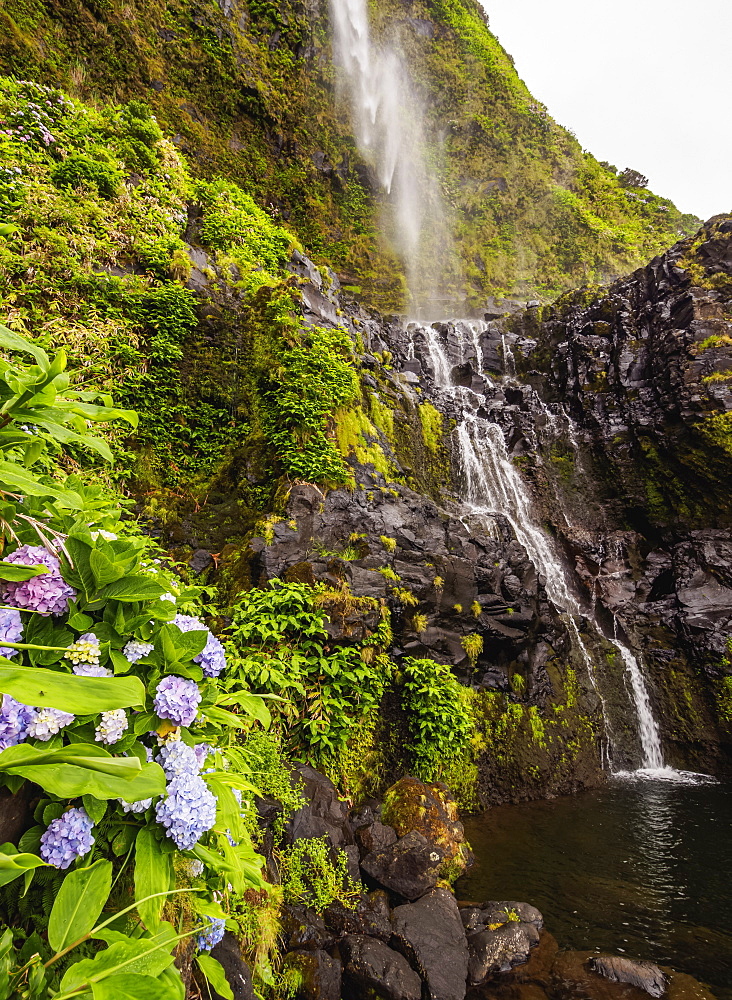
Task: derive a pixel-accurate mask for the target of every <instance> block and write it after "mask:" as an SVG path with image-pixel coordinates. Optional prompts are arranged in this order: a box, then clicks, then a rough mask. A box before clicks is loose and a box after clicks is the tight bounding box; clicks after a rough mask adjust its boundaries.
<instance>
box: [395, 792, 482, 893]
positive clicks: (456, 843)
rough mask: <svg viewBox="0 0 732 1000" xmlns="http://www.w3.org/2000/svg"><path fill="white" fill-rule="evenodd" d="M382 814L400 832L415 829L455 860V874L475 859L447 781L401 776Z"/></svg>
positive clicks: (402, 834)
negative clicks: (429, 781)
mask: <svg viewBox="0 0 732 1000" xmlns="http://www.w3.org/2000/svg"><path fill="white" fill-rule="evenodd" d="M382 816H383V819H384V821H385V822H386V823H390V824H391V825H392V826H393V827H394V829H395V830H396V832H397V834H398V835H399V836H404V835H405V834H407V833H410V832H411V831H412V830H416V831H417V833H421V834H422V836H423V837H426V839H427V840H428V841H429V842H430V843H431V844H433V845H434V846H435V847H437V848H439V849H440V850H441V851H442V852H443V854H444V856H445V861H446V862H453V865H452V867H453V871H454V872H455V874H456V875H457V874H459V873H460V872H461V871H462V870H464V869H465V868H466V867H467V866H468V865H469V864H471V863H472V860H473V855H472V852H471V850H470V847H469V845H468V843H467V842H466V840H465V830H464V828H463V824H462V823H461V822H460V819H459V815H458V807H457V802H456V801H455V798H454V796H453V794H452V792H451V791H450V789H449V788H448V787H447V786H446V785H443V784H441V783H439V782H437V783H425V782H423V781H419V780H418V779H417V778H412V777H407V778H402V779H401V780H400V781H398V782H397V783H396V784H395V785H392V786H391V788H389V789H388V791H387V792H386V795H385V796H384V805H383V807H382Z"/></svg>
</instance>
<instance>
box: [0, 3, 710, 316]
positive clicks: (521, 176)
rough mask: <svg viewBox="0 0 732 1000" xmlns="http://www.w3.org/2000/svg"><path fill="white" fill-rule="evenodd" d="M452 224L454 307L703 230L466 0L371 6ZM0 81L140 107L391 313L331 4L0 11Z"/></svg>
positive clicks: (635, 259) (572, 275) (374, 209)
mask: <svg viewBox="0 0 732 1000" xmlns="http://www.w3.org/2000/svg"><path fill="white" fill-rule="evenodd" d="M371 11H372V16H373V18H374V22H375V29H374V30H375V33H376V35H377V36H378V34H379V33H381V34H382V35H383V36H386V37H388V38H389V40H390V42H391V43H392V44H395V45H398V47H399V48H400V49H401V51H402V52H403V53H404V55H405V58H406V59H407V61H408V64H409V66H410V69H411V73H412V76H413V78H414V80H415V85H416V87H417V90H418V92H419V94H420V96H421V98H422V100H423V102H424V105H425V108H426V116H427V123H426V124H427V133H428V135H429V136H430V137H431V140H430V141H431V143H432V156H433V157H434V159H435V161H436V162H439V163H440V164H441V167H440V170H441V171H442V173H441V187H442V190H443V194H444V196H445V200H446V202H447V204H448V207H449V209H450V210H451V211H452V212H453V213H454V223H455V228H456V243H457V248H458V250H459V254H460V258H461V268H460V272H459V273H458V271H454V272H453V273H445V274H444V275H443V282H444V285H445V290H446V292H449V293H450V294H451V295H452V298H453V300H455V301H463V300H467V301H468V302H470V303H472V304H473V305H477V306H479V305H480V302H481V299H482V298H484V297H485V295H486V294H487V293H492V292H496V291H499V292H502V293H510V292H512V293H518V294H520V295H524V296H529V297H531V296H533V295H541V296H546V295H551V294H553V293H558V292H560V291H562V290H565V289H567V288H569V287H574V286H576V285H577V284H580V283H583V282H585V281H591V280H605V279H607V278H612V277H613V276H616V275H618V274H622V273H625V272H627V271H629V270H631V269H632V268H633V267H636V266H638V265H639V264H640V263H641V262H642V261H643V260H646V259H648V258H649V257H650V256H652V255H653V254H654V253H657V252H659V251H660V250H662V249H663V248H665V247H666V246H669V245H670V244H671V243H673V242H674V241H675V240H676V239H678V238H679V236H681V235H684V234H686V233H688V232H690V231H691V228H692V227H693V226H694V223H695V222H696V220H694V219H693V218H690V217H689V216H683V215H681V214H680V213H679V212H678V211H677V210H676V209H675V208H674V206H673V205H672V204H671V203H670V202H669V201H667V200H665V199H662V198H659V197H657V196H655V195H653V194H651V193H650V192H649V191H647V190H646V189H645V188H639V187H634V186H633V183H634V182H635V181H637V180H638V178H637V177H635V178H634V177H632V176H631V177H629V178H626V179H622V178H621V179H619V178H618V176H617V173H616V171H615V169H614V168H612V167H609V166H607V165H602V164H599V163H598V162H597V161H596V160H595V159H594V158H593V157H592V156H591V155H589V154H587V153H584V152H583V151H582V149H581V147H580V145H579V143H578V142H577V141H576V139H575V138H574V137H573V136H572V135H571V134H570V133H568V132H567V131H566V130H564V129H562V128H560V127H559V126H558V125H557V124H556V123H555V122H554V121H553V120H552V119H551V117H550V116H549V114H548V113H547V111H546V109H545V108H544V107H543V106H542V105H541V104H539V103H537V102H536V101H535V100H534V99H533V98H532V96H531V94H530V93H529V92H528V90H527V89H526V87H525V86H524V84H523V83H522V82H521V80H520V79H519V78H518V76H517V74H516V72H515V70H514V67H513V64H512V61H511V59H510V56H508V55H507V54H506V53H505V52H504V50H503V49H502V48H501V46H500V45H499V43H498V42H497V40H496V38H495V37H494V36H493V35H492V34H491V32H490V30H489V28H488V26H487V23H486V18H485V15H484V13H483V12H482V8H481V7H480V5H479V4H478V2H477V0H409V2H407V3H405V2H399V3H396V2H394V0H378V2H376V3H373V4H372V5H371ZM0 69H2V70H3V71H4V72H6V73H9V74H13V75H15V76H16V77H18V78H25V79H31V80H38V81H41V82H44V83H49V84H53V85H58V86H62V87H63V88H65V89H66V90H68V91H69V92H70V93H71V94H72V95H75V96H78V97H80V98H83V99H88V100H92V101H95V102H99V101H104V102H106V101H109V100H110V99H111V100H119V101H123V100H129V99H131V98H138V99H139V98H144V100H146V101H148V102H149V103H150V104H151V105H152V107H153V108H154V110H155V113H156V114H157V115H158V117H159V119H160V121H161V123H163V124H164V126H165V127H166V128H167V129H169V130H170V133H171V135H173V136H175V142H176V144H177V145H178V147H179V148H180V149H181V150H183V151H184V152H185V153H186V154H187V155H188V157H189V160H190V163H191V166H192V169H193V171H194V173H195V174H197V175H198V176H202V177H210V176H211V175H213V174H214V173H220V174H223V175H224V176H226V177H227V178H228V179H230V180H234V181H236V182H238V183H240V184H241V185H242V186H243V187H244V189H245V190H246V191H247V192H249V193H251V194H252V195H253V196H254V197H255V198H256V200H257V201H258V203H259V204H260V205H261V206H263V207H265V206H267V207H268V208H269V210H270V211H271V212H272V213H273V214H275V215H277V217H278V218H279V220H281V221H282V222H283V224H284V225H285V226H287V227H288V228H289V229H290V230H291V231H292V232H294V233H295V234H296V235H297V237H298V238H299V239H300V240H301V241H302V242H303V244H304V245H305V248H306V250H307V252H308V253H310V254H311V255H312V256H314V257H315V259H317V260H326V261H328V262H329V263H331V264H332V266H333V267H334V268H335V269H336V270H337V271H338V272H340V273H342V274H344V275H345V276H346V283H349V284H352V285H354V286H359V287H360V288H361V291H362V294H363V296H364V299H365V300H366V301H368V302H371V303H372V304H375V305H376V306H378V307H380V308H382V309H385V310H392V311H396V310H398V309H400V308H401V307H403V305H404V296H403V281H402V278H401V274H400V267H399V264H398V263H397V261H396V260H395V259H394V257H393V255H392V254H391V253H390V252H389V250H388V248H386V247H385V246H384V245H383V243H382V241H381V240H380V237H379V234H378V226H377V220H378V217H379V203H380V201H381V200H382V198H383V194H382V192H380V191H379V189H378V184H377V183H376V181H375V179H374V176H373V173H372V172H371V170H370V168H369V164H367V163H365V162H364V161H363V159H362V157H361V156H360V154H359V153H358V151H357V149H356V145H355V141H354V138H353V135H352V130H351V126H350V123H349V121H348V114H347V110H346V109H345V108H344V107H340V108H338V107H337V106H336V103H335V87H334V83H335V73H334V69H333V66H332V61H331V54H330V41H329V25H328V3H327V0H279V2H276V3H275V2H271V0H248V2H245V0H220V2H219V3H214V2H211V0H200V2H199V0H197V2H195V3H194V2H191V0H173V2H170V3H164V2H163V0H152V2H142V0H133V2H130V3H122V2H120V0H104V2H102V0H87V2H83V0H71V2H66V0H63V2H60V0H45V2H43V3H42V2H40V0H37V2H36V0H32V2H30V3H29V2H27V0H6V2H5V3H3V5H2V10H1V11H0Z"/></svg>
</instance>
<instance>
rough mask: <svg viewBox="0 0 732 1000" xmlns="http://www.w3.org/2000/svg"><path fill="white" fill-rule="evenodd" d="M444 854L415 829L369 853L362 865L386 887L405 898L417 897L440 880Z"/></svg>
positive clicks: (368, 873)
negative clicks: (379, 849)
mask: <svg viewBox="0 0 732 1000" xmlns="http://www.w3.org/2000/svg"><path fill="white" fill-rule="evenodd" d="M444 857H445V855H444V853H443V852H442V851H441V850H440V848H439V847H436V846H435V845H434V844H430V842H429V841H428V840H427V839H426V838H425V837H423V836H422V834H421V833H415V832H413V833H408V834H407V835H406V836H405V837H402V838H401V839H400V840H397V841H396V843H394V844H391V845H390V846H389V847H385V848H384V849H383V850H381V851H376V852H374V853H373V854H369V855H367V856H366V857H365V858H364V859H363V861H362V862H361V868H362V869H363V871H364V872H365V873H366V874H367V875H368V876H369V877H370V878H372V879H373V880H374V882H376V883H377V884H378V885H380V886H383V888H385V889H389V890H390V891H391V892H394V893H396V894H397V895H398V896H403V897H404V899H418V898H419V897H420V896H423V895H424V894H425V893H426V892H429V891H430V889H432V888H433V887H434V886H435V885H436V884H437V879H438V878H439V872H440V865H441V864H442V861H443V860H444Z"/></svg>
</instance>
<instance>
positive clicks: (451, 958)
mask: <svg viewBox="0 0 732 1000" xmlns="http://www.w3.org/2000/svg"><path fill="white" fill-rule="evenodd" d="M392 926H393V928H394V943H395V945H396V947H398V948H399V949H400V951H402V952H404V954H405V955H406V956H407V957H408V958H409V960H410V962H411V963H412V964H413V965H414V967H415V968H417V969H419V971H420V974H421V976H422V978H423V979H424V981H425V983H426V986H427V997H428V1000H464V997H465V992H466V980H467V976H468V943H467V940H466V937H465V931H464V929H463V925H462V921H461V920H460V914H459V912H458V906H457V903H456V902H455V897H454V896H453V895H452V893H451V892H449V891H448V890H447V889H433V890H432V892H431V893H430V894H429V895H427V896H423V897H422V899H420V900H419V901H418V902H416V903H407V904H405V905H404V906H398V907H397V908H396V909H395V910H394V913H393V914H392Z"/></svg>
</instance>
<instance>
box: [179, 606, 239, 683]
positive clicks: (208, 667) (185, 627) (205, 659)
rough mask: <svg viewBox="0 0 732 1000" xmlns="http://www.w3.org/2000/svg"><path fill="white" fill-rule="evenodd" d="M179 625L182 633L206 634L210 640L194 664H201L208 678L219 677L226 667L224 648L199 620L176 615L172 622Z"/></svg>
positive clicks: (194, 660) (195, 657)
mask: <svg viewBox="0 0 732 1000" xmlns="http://www.w3.org/2000/svg"><path fill="white" fill-rule="evenodd" d="M172 624H173V625H177V626H178V628H179V629H180V630H181V632H206V633H207V634H208V638H207V639H206V645H205V647H204V648H203V650H202V651H201V652H200V653H199V654H198V656H194V657H193V662H194V663H200V664H201V667H202V668H203V672H204V674H205V676H206V677H218V676H219V674H220V673H221V671H222V670H223V669H224V668H225V667H226V654H225V653H224V647H223V646H222V645H221V643H220V642H219V640H218V639H217V638H216V636H215V635H213V634H212V633H211V632H209V630H208V629H207V628H206V626H205V625H204V624H203V622H202V621H201V620H200V619H199V618H193V617H192V616H191V615H176V616H175V618H174V619H173V622H172Z"/></svg>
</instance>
